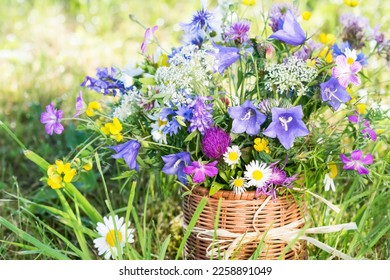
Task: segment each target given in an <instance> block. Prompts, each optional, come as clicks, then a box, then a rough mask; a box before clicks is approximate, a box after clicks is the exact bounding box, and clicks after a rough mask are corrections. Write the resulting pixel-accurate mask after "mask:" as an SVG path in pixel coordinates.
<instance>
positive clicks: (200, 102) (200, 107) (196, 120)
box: [188, 96, 213, 135]
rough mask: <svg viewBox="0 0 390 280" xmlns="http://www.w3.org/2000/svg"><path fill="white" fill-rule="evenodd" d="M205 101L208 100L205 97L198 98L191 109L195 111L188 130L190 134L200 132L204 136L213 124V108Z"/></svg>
mask: <svg viewBox="0 0 390 280" xmlns="http://www.w3.org/2000/svg"><path fill="white" fill-rule="evenodd" d="M205 100H207V99H206V98H205V97H201V96H198V98H196V99H195V100H194V102H193V103H192V104H191V105H190V107H189V108H191V109H193V111H192V118H191V120H190V127H189V129H188V130H189V131H190V132H193V131H195V130H198V131H199V132H200V133H201V134H202V135H203V134H204V133H205V131H206V130H207V129H208V128H210V127H211V126H212V124H213V115H212V111H213V106H212V104H206V103H205Z"/></svg>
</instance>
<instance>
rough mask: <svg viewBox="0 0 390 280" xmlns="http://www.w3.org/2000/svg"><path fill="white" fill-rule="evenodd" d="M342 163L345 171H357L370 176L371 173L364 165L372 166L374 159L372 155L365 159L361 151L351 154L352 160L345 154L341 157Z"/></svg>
mask: <svg viewBox="0 0 390 280" xmlns="http://www.w3.org/2000/svg"><path fill="white" fill-rule="evenodd" d="M340 158H341V160H342V162H343V163H344V166H343V169H345V170H356V171H357V172H358V173H359V174H360V175H365V174H368V173H369V171H368V169H367V168H365V167H364V165H367V164H372V163H373V162H374V158H373V157H372V155H371V154H367V155H366V156H365V157H364V158H363V154H362V151H361V150H355V151H353V152H352V153H351V159H349V158H347V157H346V156H345V155H344V154H341V155H340Z"/></svg>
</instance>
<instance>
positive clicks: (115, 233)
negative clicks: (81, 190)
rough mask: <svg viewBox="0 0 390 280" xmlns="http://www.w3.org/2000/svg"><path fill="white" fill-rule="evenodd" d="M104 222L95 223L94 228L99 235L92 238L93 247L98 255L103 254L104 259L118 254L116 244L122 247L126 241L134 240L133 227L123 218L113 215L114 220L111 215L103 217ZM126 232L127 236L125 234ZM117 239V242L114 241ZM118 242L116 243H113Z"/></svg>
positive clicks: (131, 241)
mask: <svg viewBox="0 0 390 280" xmlns="http://www.w3.org/2000/svg"><path fill="white" fill-rule="evenodd" d="M103 221H104V223H97V227H96V230H97V232H98V234H99V235H100V237H98V238H96V239H94V240H93V243H94V244H95V248H96V249H97V250H98V254H99V255H104V258H105V259H109V258H110V257H112V258H113V259H115V258H116V257H117V256H118V250H117V245H118V246H119V247H120V248H121V249H122V248H123V247H124V246H125V244H126V242H128V243H133V242H134V234H133V233H134V229H132V228H130V227H129V226H130V222H129V224H128V225H126V224H125V223H124V218H123V217H121V218H120V219H118V216H117V215H115V218H114V220H113V219H112V217H111V216H109V217H108V218H107V217H104V218H103ZM126 234H127V236H126ZM116 241H117V242H116ZM115 243H118V244H115Z"/></svg>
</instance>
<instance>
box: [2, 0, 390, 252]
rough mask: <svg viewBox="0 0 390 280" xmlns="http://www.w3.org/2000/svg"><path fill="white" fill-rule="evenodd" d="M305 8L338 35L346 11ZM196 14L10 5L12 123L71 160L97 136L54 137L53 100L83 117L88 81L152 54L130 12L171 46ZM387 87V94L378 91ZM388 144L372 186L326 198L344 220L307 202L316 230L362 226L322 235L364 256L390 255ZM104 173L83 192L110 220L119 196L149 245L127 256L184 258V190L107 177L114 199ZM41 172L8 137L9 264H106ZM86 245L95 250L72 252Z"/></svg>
mask: <svg viewBox="0 0 390 280" xmlns="http://www.w3.org/2000/svg"><path fill="white" fill-rule="evenodd" d="M214 2H216V1H214ZM259 2H260V1H259ZM300 2H301V3H300V7H302V9H301V10H304V9H306V8H307V7H309V8H311V9H312V10H314V11H315V12H314V13H313V20H312V22H310V23H308V24H306V27H307V28H308V30H315V28H316V27H318V26H326V28H329V29H328V30H327V31H331V30H334V29H335V28H337V25H336V20H337V16H335V15H337V14H338V11H337V9H338V7H337V6H336V5H333V4H329V3H327V1H300ZM365 2H369V3H362V5H363V6H362V7H359V11H364V13H363V14H364V15H365V16H366V17H368V18H369V19H370V20H372V21H373V22H375V21H377V19H378V18H381V22H382V23H384V26H383V29H384V30H386V29H388V28H389V27H390V20H389V15H390V5H389V4H388V3H387V4H386V3H383V1H374V2H372V1H365ZM264 5H265V6H269V5H270V1H264ZM195 7H199V4H198V3H197V2H196V1H174V0H169V1H168V0H166V1H143V2H139V1H121V0H110V1H108V0H106V1H87V0H84V1H83V0H69V1H65V0H62V1H61V0H59V1H55V0H46V1H32V0H30V1H27V0H25V1H13V0H6V1H2V2H1V4H0V17H1V18H2V20H1V21H0V31H1V34H2V37H3V38H4V40H1V41H0V60H1V62H0V72H1V73H2V75H0V120H2V121H4V123H6V124H7V125H9V127H10V128H11V130H12V131H13V132H15V134H16V135H17V136H18V137H19V138H21V139H22V141H23V143H24V144H25V145H26V147H27V148H28V149H31V150H33V151H35V152H36V153H37V154H39V155H42V156H43V157H44V158H45V159H46V160H48V161H49V162H52V161H54V160H55V159H56V158H60V157H62V156H64V155H66V154H67V153H68V152H69V151H70V150H72V149H75V148H76V147H77V145H78V144H79V143H81V142H82V141H83V140H84V139H85V137H86V135H84V134H82V133H80V132H77V131H76V128H75V126H74V125H69V126H67V128H66V130H65V133H64V134H63V135H60V136H54V137H48V136H47V135H46V134H45V132H44V129H43V126H42V125H41V124H40V123H39V116H40V113H41V112H42V111H43V110H44V106H45V105H47V104H48V103H49V102H51V101H53V102H54V103H55V104H56V105H57V107H61V108H62V109H63V110H64V113H65V115H69V114H72V113H73V104H74V98H75V96H76V95H77V94H78V92H79V90H80V87H79V84H80V83H81V81H82V80H83V78H84V76H85V75H93V74H94V72H95V68H97V67H103V66H110V65H115V66H120V67H123V66H125V65H126V64H127V63H128V62H130V61H138V60H140V59H141V58H142V57H141V55H139V54H137V53H138V52H139V47H140V44H141V42H142V39H143V32H144V29H143V28H142V27H141V26H139V25H138V24H136V23H134V22H133V21H131V20H130V19H129V18H128V15H129V14H134V15H136V16H137V19H138V20H139V21H140V22H142V23H143V24H145V25H146V26H151V25H154V24H155V23H156V22H159V23H161V22H164V25H163V27H161V28H160V30H159V31H158V36H159V38H160V41H161V42H163V47H165V48H167V49H168V48H169V47H171V46H174V45H175V44H176V43H177V42H179V38H180V32H171V30H172V28H174V27H175V25H176V24H177V23H178V22H180V21H187V20H188V19H189V18H190V15H191V13H192V11H193V10H194V8H195ZM379 7H380V8H379ZM345 10H346V9H345ZM378 13H379V14H378ZM249 15H250V11H248V16H249ZM175 30H176V29H175ZM387 37H389V34H387ZM378 72H379V73H377V75H375V77H378V78H375V79H377V80H375V83H374V84H375V85H377V87H376V88H370V89H369V91H374V92H377V95H376V99H377V100H383V101H382V102H387V103H389V83H388V81H389V80H390V77H389V71H388V69H381V70H380V71H379V70H378ZM380 91H383V92H384V93H383V94H379V92H380ZM89 96H91V95H89ZM94 97H96V98H98V97H99V96H98V95H95V96H94ZM372 101H375V100H372ZM386 127H388V123H387V124H383V128H386ZM381 141H382V143H384V144H382V146H381V147H378V150H377V154H379V155H380V157H381V160H380V161H378V162H377V163H376V164H378V169H377V170H380V172H379V173H378V174H371V178H370V180H369V181H362V180H358V179H357V178H355V180H353V183H352V184H348V183H345V184H344V185H343V184H338V185H337V186H336V188H337V191H336V192H335V193H331V192H330V193H329V192H328V193H325V194H324V197H325V198H326V199H329V200H331V201H332V202H333V203H335V204H337V205H339V206H340V208H341V212H340V213H339V214H336V213H334V212H332V211H329V209H328V208H327V207H326V206H325V205H324V204H322V203H319V202H318V201H317V200H316V199H314V198H312V197H310V196H308V197H307V199H308V205H309V214H310V222H311V225H312V226H322V225H331V224H338V223H346V222H351V221H353V222H356V223H357V225H358V230H357V231H348V232H342V233H341V234H340V233H333V234H325V235H317V236H314V237H315V238H317V239H318V240H319V241H321V242H324V243H326V244H329V245H330V246H334V247H335V248H337V249H339V250H341V251H343V252H344V253H347V254H350V255H351V256H353V257H356V258H367V259H390V241H389V240H390V227H389V224H390V218H389V217H390V210H389V209H390V207H389V206H390V203H389V201H390V185H389V182H390V175H389V174H390V172H389V171H390V167H389V162H390V153H389V142H388V140H387V139H386V136H385V134H384V135H383V136H382V139H381ZM386 153H387V154H386ZM109 168H115V166H114V165H112V166H109ZM101 174H104V175H105V177H106V178H109V176H106V175H109V169H108V168H104V167H103V169H102V170H101ZM101 174H100V173H99V172H98V171H97V170H96V172H91V173H90V174H89V175H85V176H86V177H85V178H84V181H85V182H87V183H85V184H84V185H77V187H79V188H80V189H81V191H82V192H83V194H85V196H86V197H87V199H88V201H90V202H91V204H92V205H94V206H95V207H96V208H97V210H98V211H99V212H100V213H107V207H106V205H105V204H104V203H102V201H105V200H107V197H109V199H110V202H111V207H112V209H119V210H117V211H119V212H118V213H119V214H121V215H123V216H125V215H126V217H127V219H130V220H131V221H133V223H134V226H136V227H137V236H136V240H138V242H137V243H136V245H135V247H134V248H133V249H132V248H127V250H128V251H127V254H128V256H130V257H131V258H135V259H164V258H165V259H175V258H181V257H182V254H181V252H182V249H183V243H182V242H183V239H185V238H186V236H185V235H183V232H182V230H181V224H180V219H179V217H180V205H181V200H182V197H181V192H180V189H179V186H177V185H175V184H174V183H173V181H172V179H168V178H167V177H165V176H161V174H160V173H150V174H144V176H140V177H139V179H138V180H137V184H136V187H135V189H134V188H132V187H131V186H132V185H131V184H130V182H127V184H125V180H123V179H119V180H108V179H106V183H107V188H106V190H107V192H106V191H105V188H103V180H102V176H101ZM42 176H43V173H42V172H41V170H40V169H39V168H38V167H37V166H36V165H35V164H33V163H32V162H31V161H29V160H27V159H26V158H25V157H24V155H23V153H22V151H21V149H20V148H19V147H18V145H17V144H16V143H15V142H14V141H13V140H12V139H11V138H10V137H9V136H8V134H6V133H5V131H4V130H3V129H0V224H1V225H0V237H1V238H0V239H1V240H0V259H51V258H65V257H68V258H88V257H92V258H95V257H97V256H94V255H93V256H88V255H87V253H86V252H87V251H89V252H92V236H93V234H92V233H91V232H87V233H85V232H84V233H81V232H78V233H77V234H75V232H74V230H72V228H73V229H74V228H75V226H74V225H73V226H69V225H66V224H65V223H64V219H62V218H61V214H62V213H60V212H57V213H56V212H55V211H56V210H57V211H60V209H58V205H60V204H61V202H60V197H58V195H57V194H56V192H53V191H52V190H51V189H48V188H47V187H44V185H45V184H44V183H43V182H41V181H40V180H39V179H40V178H41V177H42ZM339 182H341V181H339ZM345 182H347V180H345ZM132 191H133V192H132ZM314 192H316V193H318V194H323V189H322V182H318V185H317V186H315V187H314ZM130 202H131V203H130ZM42 205H46V208H45V207H43V206H42ZM50 207H52V208H50ZM129 209H130V210H129ZM74 211H76V210H75V209H74ZM75 215H76V220H77V219H79V220H80V222H81V223H82V224H83V225H85V226H87V227H89V228H90V229H93V227H94V225H93V224H91V223H90V222H89V221H88V219H86V218H85V217H84V216H83V215H79V214H77V213H76V214H75ZM83 235H85V236H84V237H85V241H83V237H82V236H83ZM79 243H84V245H83V246H80V247H75V246H74V245H73V244H79ZM81 247H84V250H81ZM309 256H310V259H330V258H332V256H331V255H330V254H329V253H326V252H324V251H322V250H319V249H317V248H315V247H312V246H310V247H309Z"/></svg>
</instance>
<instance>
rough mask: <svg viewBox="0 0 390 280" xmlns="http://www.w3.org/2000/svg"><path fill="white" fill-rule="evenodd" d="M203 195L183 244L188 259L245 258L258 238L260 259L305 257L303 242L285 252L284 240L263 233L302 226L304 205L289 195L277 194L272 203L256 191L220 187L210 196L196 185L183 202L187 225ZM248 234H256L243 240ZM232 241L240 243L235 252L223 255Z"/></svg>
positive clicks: (252, 250)
mask: <svg viewBox="0 0 390 280" xmlns="http://www.w3.org/2000/svg"><path fill="white" fill-rule="evenodd" d="M203 197H206V198H207V204H206V206H205V207H204V209H203V211H202V213H201V214H200V217H199V219H198V221H197V224H196V226H195V228H194V230H193V231H192V232H191V235H190V236H189V238H188V240H187V243H186V246H185V254H186V258H187V259H196V260H207V259H223V258H225V259H226V258H228V259H248V258H250V257H251V256H252V254H253V253H254V252H255V250H256V248H257V247H258V245H259V242H260V241H263V247H262V251H261V254H260V255H259V259H279V258H280V256H281V254H282V253H283V254H284V256H283V259H290V260H295V259H306V258H307V252H306V244H305V243H304V242H303V241H300V242H296V243H295V244H294V245H293V246H291V248H290V249H289V250H288V251H287V252H284V251H286V250H285V248H286V246H287V245H288V244H287V242H285V241H281V240H279V239H278V238H270V239H268V238H264V236H266V237H267V236H268V235H264V233H265V232H267V233H269V232H270V230H271V229H276V228H280V227H283V226H286V225H287V226H288V225H291V224H295V225H296V226H294V229H299V228H302V227H303V226H304V216H305V215H304V213H305V212H306V208H305V204H304V203H302V202H300V203H299V205H298V203H297V202H296V201H295V200H294V198H293V197H292V196H291V195H290V196H281V197H278V199H277V201H276V202H273V201H272V199H271V200H269V199H267V197H263V196H260V197H256V196H255V191H247V192H244V193H243V194H241V195H236V194H234V193H233V192H232V191H225V190H221V191H218V192H217V193H215V194H214V195H213V196H211V197H210V196H209V189H206V188H203V187H195V188H194V189H193V190H192V193H191V194H190V195H187V196H186V197H185V198H184V202H183V212H184V223H185V224H186V225H188V224H189V222H190V220H191V218H192V216H193V214H194V212H195V210H196V208H197V207H198V205H199V202H200V201H201V199H202V198H203ZM219 198H222V202H221V210H220V216H219V226H218V230H219V231H220V232H222V233H223V234H220V235H218V239H217V240H216V239H215V238H213V234H215V231H214V223H215V217H216V214H217V209H218V202H219ZM266 199H267V201H266ZM259 208H261V209H259ZM259 210H260V211H259ZM297 221H299V222H298V223H297ZM206 233H207V234H206ZM250 235H252V236H253V235H256V237H255V238H251V239H250V240H249V241H248V240H247V241H246V242H244V241H243V240H244V239H245V238H247V237H248V236H250ZM237 236H239V237H237ZM234 240H236V241H235V242H236V243H237V241H239V242H238V244H235V245H237V246H234V247H235V248H234V252H230V253H229V254H228V257H226V251H227V248H229V250H231V247H232V246H230V245H231V244H232V243H233V242H234ZM241 241H242V244H241ZM229 246H230V247H229ZM207 252H208V253H207ZM210 252H212V253H211V254H210ZM216 252H217V253H216Z"/></svg>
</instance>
